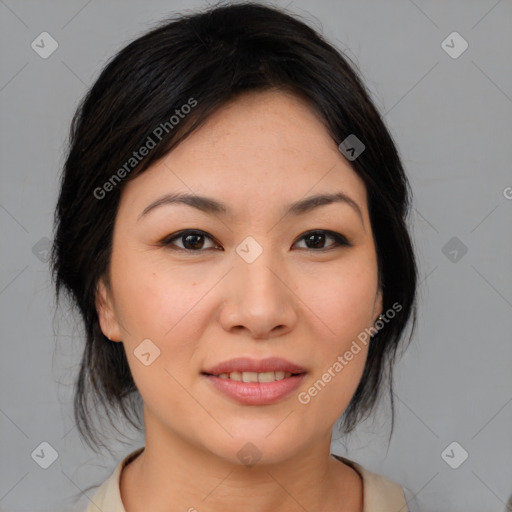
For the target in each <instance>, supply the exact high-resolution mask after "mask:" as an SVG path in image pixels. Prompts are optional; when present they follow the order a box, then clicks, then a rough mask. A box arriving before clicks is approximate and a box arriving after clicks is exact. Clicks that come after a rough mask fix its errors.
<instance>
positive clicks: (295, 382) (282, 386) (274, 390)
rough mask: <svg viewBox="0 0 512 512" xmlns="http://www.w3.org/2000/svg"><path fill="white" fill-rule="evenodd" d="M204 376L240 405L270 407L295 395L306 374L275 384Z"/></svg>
mask: <svg viewBox="0 0 512 512" xmlns="http://www.w3.org/2000/svg"><path fill="white" fill-rule="evenodd" d="M233 371H235V370H233ZM269 371H270V370H269ZM203 376H204V377H205V378H206V379H207V381H208V382H209V383H210V384H212V385H213V386H214V387H215V388H216V389H217V390H218V391H220V392H221V393H224V394H225V395H226V396H228V397H230V398H231V399H233V400H235V401H236V402H238V403H240V404H244V405H270V404H273V403H275V402H278V401H279V400H282V399H283V398H285V397H287V396H288V395H290V394H291V393H293V391H295V390H296V389H297V388H298V387H299V386H300V384H301V383H302V381H303V380H304V378H305V376H306V374H305V373H301V374H299V375H292V376H291V377H287V378H285V379H282V380H276V381H274V382H241V381H236V380H231V379H221V378H220V377H216V376H215V375H207V374H203Z"/></svg>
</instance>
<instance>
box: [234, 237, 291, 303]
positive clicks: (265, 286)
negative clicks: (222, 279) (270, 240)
mask: <svg viewBox="0 0 512 512" xmlns="http://www.w3.org/2000/svg"><path fill="white" fill-rule="evenodd" d="M236 253H237V260H236V263H235V274H236V279H239V280H240V281H239V284H240V285H241V286H242V288H244V287H245V288H246V293H242V296H246V295H250V296H251V297H253V298H254V299H258V298H261V296H262V295H263V296H264V297H266V299H267V301H269V300H272V299H273V298H274V297H275V295H280V294H281V289H282V287H283V286H284V285H283V283H282V282H281V280H280V279H278V277H277V276H279V273H282V272H283V270H282V265H281V263H282V262H281V261H280V258H279V257H278V254H277V251H275V252H273V251H272V249H271V248H270V247H269V246H267V247H265V248H264V247H263V246H261V245H260V244H259V242H257V241H256V239H255V238H253V237H250V236H249V237H247V238H246V239H245V240H244V241H243V242H242V243H240V244H239V245H238V247H237V248H236ZM242 291H243V290H242Z"/></svg>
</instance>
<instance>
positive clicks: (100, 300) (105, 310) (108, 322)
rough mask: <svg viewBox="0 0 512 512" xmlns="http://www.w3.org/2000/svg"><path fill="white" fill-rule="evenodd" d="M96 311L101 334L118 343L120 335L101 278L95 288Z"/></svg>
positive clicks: (109, 299)
mask: <svg viewBox="0 0 512 512" xmlns="http://www.w3.org/2000/svg"><path fill="white" fill-rule="evenodd" d="M96 311H97V313H98V320H99V323H100V327H101V331H102V332H103V334H104V335H105V336H106V337H107V338H108V339H109V340H110V341H120V340H121V333H120V329H119V325H118V322H117V320H116V315H115V312H114V308H113V305H112V299H111V297H110V293H109V290H108V288H107V286H106V285H105V282H104V280H103V278H100V280H99V281H98V284H97V286H96Z"/></svg>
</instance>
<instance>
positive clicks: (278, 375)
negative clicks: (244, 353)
mask: <svg viewBox="0 0 512 512" xmlns="http://www.w3.org/2000/svg"><path fill="white" fill-rule="evenodd" d="M291 376H292V374H291V373H290V372H262V373H257V372H231V373H221V374H220V375H217V377H219V378H221V379H231V380H236V381H239V382H274V381H275V380H283V379H287V378H288V377H291Z"/></svg>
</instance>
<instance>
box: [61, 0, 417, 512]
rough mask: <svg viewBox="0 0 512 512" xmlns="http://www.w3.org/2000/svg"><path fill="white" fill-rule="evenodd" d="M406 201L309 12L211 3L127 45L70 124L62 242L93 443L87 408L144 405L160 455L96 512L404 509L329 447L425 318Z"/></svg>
mask: <svg viewBox="0 0 512 512" xmlns="http://www.w3.org/2000/svg"><path fill="white" fill-rule="evenodd" d="M408 202H409V188H408V183H407V179H406V176H405V174H404V171H403V168H402V165H401V162H400V159H399V157H398V154H397V150H396V148H395V146H394V143H393V141H392V139H391V137H390V135H389V133H388V131H387V129H386V127H385V126H384V124H383V121H382V119H381V117H380V116H379V114H378V112H377V110H376V109H375V107H374V106H373V104H372V102H371V100H370V98H369V95H368V93H367V92H366V90H365V88H364V85H363V84H362V82H361V81H360V79H359V78H358V77H357V74H356V73H355V71H354V70H353V69H352V67H351V66H350V65H349V63H348V62H347V60H346V59H345V58H344V57H343V56H342V55H341V54H340V53H339V52H338V51H337V50H336V49H335V48H333V47H332V46H331V45H330V44H328V43H327V42H326V41H325V40H324V39H323V38H322V37H321V36H320V35H319V34H318V33H317V32H315V31H314V30H313V29H311V28H309V27H308V26H307V25H305V24H304V23H303V22H302V21H299V20H298V19H297V18H295V17H293V16H291V15H289V14H287V13H285V12H283V11H281V10H277V9H274V8H270V7H265V6H262V5H258V4H251V3H248V4H241V5H227V6H220V7H215V8H210V9H208V10H206V11H204V12H202V13H195V14H191V15H187V16H181V17H177V18H175V19H173V20H170V21H169V20H166V21H165V23H163V24H161V25H160V26H159V27H157V28H155V29H153V30H151V31H150V32H148V33H147V34H145V35H143V36H142V37H140V38H138V39H137V40H135V41H133V42H132V43H130V44H129V45H128V46H126V47H125V48H124V49H122V50H121V51H120V52H119V53H118V54H117V55H116V56H115V58H114V59H113V60H112V61H111V62H110V63H109V64H108V65H107V66H106V68H105V69H104V70H103V72H102V73H101V75H100V76H99V78H98V79H97V81H96V83H95V84H94V85H93V87H92V88H91V90H90V91H89V93H88V94H87V96H86V97H85V99H84V101H83V103H82V104H81V106H80V107H79V109H78V111H77V113H76V115H75V118H74V120H73V125H72V130H71V139H70V148H69V152H68V156H67V160H66V163H65V166H64V171H63V176H62V185H61V192H60V197H59V201H58V205H57V208H56V212H55V222H56V226H55V236H54V240H55V242H54V247H53V250H52V269H53V274H54V278H55V284H56V290H57V296H58V295H59V291H60V290H63V289H64V290H66V291H67V292H68V293H69V295H70V297H71V298H72V299H73V300H74V301H75V303H76V305H77V307H78V309H79V311H80V314H81V315H82V318H83V320H84V325H85V328H86V346H85V351H84V354H83V359H82V365H81V370H80V375H79V379H78V383H77V388H76V395H75V416H76V420H77V425H78V427H79V430H80V432H81V434H82V436H83V437H84V439H86V441H87V442H88V444H89V446H91V447H92V448H93V449H96V448H98V447H99V446H100V442H99V441H98V433H97V432H95V431H94V428H93V427H92V423H91V422H90V415H89V412H88V400H89V399H90V398H91V396H93V397H95V399H96V401H97V402H99V403H101V404H102V405H103V406H104V408H105V411H106V412H107V415H108V416H109V418H110V412H111V411H110V410H111V409H112V408H118V409H119V410H120V411H121V412H122V413H123V414H124V415H125V416H126V418H127V419H128V420H129V421H131V422H132V419H131V418H130V412H134V413H137V412H138V409H137V404H136V399H137V398H139V397H140V398H141V399H142V403H143V420H144V426H143V430H144V433H145V446H144V447H141V448H139V449H137V450H136V451H134V452H132V453H130V454H129V455H128V456H127V457H125V458H124V459H123V460H122V461H121V462H120V463H119V465H118V466H117V468H116V470H115V471H114V472H113V473H112V475H110V477H109V478H108V479H107V480H106V481H104V482H103V483H102V484H101V486H100V488H99V489H98V490H97V492H96V493H95V495H94V497H93V498H92V500H91V504H90V505H89V507H88V508H87V511H88V512H92V511H96V510H102V511H103V512H108V511H126V512H138V511H143V510H152V511H155V512H156V511H160V510H161V511H164V510H165V511H169V510H189V511H194V510H197V511H199V512H200V511H203V510H208V511H217V510H223V511H224V510H235V509H236V508H239V507H242V508H243V509H244V510H253V511H259V512H262V511H275V510H280V511H295V510H297V511H298V510H310V511H313V510H322V511H347V512H348V511H350V512H356V511H357V512H360V511H363V512H376V511H382V512H383V511H390V512H396V511H398V510H401V511H403V512H405V511H407V504H406V500H405V497H404V491H403V489H402V488H401V486H400V485H398V484H397V483H395V482H393V481H391V480H389V479H387V478H385V477H384V476H382V475H377V474H375V473H372V472H370V471H369V470H367V469H365V468H363V467H362V466H361V465H359V464H357V463H356V462H354V461H352V460H350V459H347V458H344V457H340V456H337V455H334V454H331V453H330V444H331V436H332V427H333V426H334V424H335V423H336V421H337V420H338V419H339V417H340V416H341V420H342V421H341V425H342V428H343V432H344V433H348V432H350V431H351V430H353V429H354V428H355V426H356V425H357V423H358V422H359V421H361V420H362V419H364V418H365V417H367V416H368V415H369V414H370V413H371V412H372V411H373V409H374V407H375V405H376V403H377V401H378V398H379V397H380V396H381V394H382V391H383V390H384V389H385V385H386V382H388V383H389V385H391V383H392V369H393V363H394V360H395V355H396V352H397V349H398V347H399V346H401V345H402V343H404V341H403V337H404V336H403V334H404V331H405V328H406V326H407V325H408V323H411V324H412V325H414V311H415V310H414V307H415V290H416V263H415V258H414V253H413V249H412V245H411V240H410V237H409V234H408V231H407V228H406V224H405V219H406V215H407V210H408ZM409 339H410V338H409ZM392 405H393V404H392V403H391V406H392ZM132 423H133V424H135V425H137V424H136V423H134V422H132Z"/></svg>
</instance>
